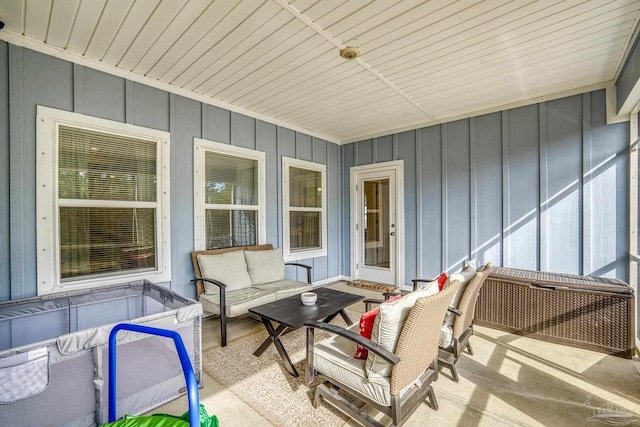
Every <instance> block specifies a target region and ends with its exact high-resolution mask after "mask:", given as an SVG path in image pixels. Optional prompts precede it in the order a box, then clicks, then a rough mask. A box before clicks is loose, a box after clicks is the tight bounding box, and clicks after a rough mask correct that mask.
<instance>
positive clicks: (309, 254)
mask: <svg viewBox="0 0 640 427" xmlns="http://www.w3.org/2000/svg"><path fill="white" fill-rule="evenodd" d="M289 167H295V168H300V169H309V170H313V171H317V172H320V173H321V177H322V178H321V181H322V210H321V215H320V221H321V228H322V233H321V236H320V239H321V240H320V248H314V249H308V250H296V251H291V240H290V229H289V211H291V210H294V211H309V212H317V211H318V209H317V208H300V207H296V208H293V209H291V207H290V206H289ZM326 255H327V166H326V165H323V164H320V163H313V162H308V161H306V160H299V159H294V158H291V157H285V156H282V256H283V258H284V260H285V261H297V260H301V259H308V258H316V257H322V256H326Z"/></svg>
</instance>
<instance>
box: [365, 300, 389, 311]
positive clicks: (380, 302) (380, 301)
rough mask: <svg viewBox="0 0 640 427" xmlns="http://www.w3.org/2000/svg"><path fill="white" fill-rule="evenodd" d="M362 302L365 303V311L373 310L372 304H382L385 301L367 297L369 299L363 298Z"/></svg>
mask: <svg viewBox="0 0 640 427" xmlns="http://www.w3.org/2000/svg"><path fill="white" fill-rule="evenodd" d="M362 302H363V303H364V309H365V311H369V310H371V304H382V303H383V302H384V300H381V299H370V298H367V299H364V300H362Z"/></svg>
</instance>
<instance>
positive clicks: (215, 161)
mask: <svg viewBox="0 0 640 427" xmlns="http://www.w3.org/2000/svg"><path fill="white" fill-rule="evenodd" d="M264 163H265V154H264V153H263V152H261V151H255V150H249V149H246V148H242V147H235V146H231V145H227V144H222V143H218V142H213V141H207V140H203V139H198V138H196V139H195V155H194V164H195V172H194V189H195V194H194V210H195V239H194V240H195V242H194V245H195V248H196V250H203V249H216V248H227V247H232V246H250V245H256V244H261V243H264V242H265V240H266V230H265V228H266V227H265V212H264V209H265V169H264Z"/></svg>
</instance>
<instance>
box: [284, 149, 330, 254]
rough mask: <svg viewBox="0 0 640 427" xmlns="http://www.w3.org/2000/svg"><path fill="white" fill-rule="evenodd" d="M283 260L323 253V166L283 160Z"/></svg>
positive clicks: (324, 193)
mask: <svg viewBox="0 0 640 427" xmlns="http://www.w3.org/2000/svg"><path fill="white" fill-rule="evenodd" d="M282 175H283V181H282V188H283V191H282V193H283V202H282V204H283V212H284V215H283V221H282V223H283V231H284V232H283V235H284V238H283V248H284V257H285V260H296V259H304V258H314V257H319V256H325V255H326V254H327V220H326V206H327V202H326V166H325V165H321V164H318V163H312V162H307V161H304V160H298V159H292V158H288V157H283V159H282Z"/></svg>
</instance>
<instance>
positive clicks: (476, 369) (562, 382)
mask: <svg viewBox="0 0 640 427" xmlns="http://www.w3.org/2000/svg"><path fill="white" fill-rule="evenodd" d="M330 286H331V287H333V288H336V289H340V290H344V291H347V292H352V293H359V294H362V295H364V296H366V297H373V298H379V296H380V294H379V293H377V292H373V291H368V290H364V289H358V288H354V287H350V286H348V285H346V284H345V283H337V284H333V285H330ZM349 308H350V309H352V310H354V311H358V312H363V311H364V304H362V303H357V304H355V305H353V306H351V307H349ZM228 328H229V329H228V334H229V337H230V339H237V338H238V337H241V336H243V335H246V334H249V333H251V332H254V331H256V330H261V329H263V328H264V327H263V326H262V324H261V323H258V322H255V321H253V320H250V319H248V318H244V319H237V320H233V321H231V322H229V324H228ZM219 342H220V332H219V320H218V319H214V318H206V319H205V320H204V322H203V348H204V349H205V350H206V349H209V348H213V347H216V346H219ZM471 343H472V346H473V350H474V355H473V356H469V355H466V354H465V355H464V356H463V357H462V358H461V360H460V361H459V362H458V372H459V374H460V382H459V383H455V382H453V381H452V380H451V379H450V378H448V377H447V372H446V371H442V372H441V375H440V378H439V379H438V381H436V382H435V383H434V385H433V387H434V390H435V392H436V397H437V398H438V402H439V406H440V408H439V410H438V411H433V410H432V409H431V408H430V407H428V406H427V405H426V404H422V405H421V406H420V407H419V408H418V409H417V410H416V412H415V413H414V414H413V415H412V416H411V418H410V419H409V420H408V421H407V422H406V423H405V424H404V425H405V426H407V427H417V426H427V425H429V426H510V425H517V426H572V425H581V426H604V425H611V423H610V421H611V419H610V418H611V417H607V416H606V415H607V414H611V413H612V411H614V410H615V409H618V410H621V409H622V410H623V411H625V412H629V413H632V415H627V416H625V417H622V418H620V417H619V415H616V416H617V417H618V418H617V419H616V420H615V421H617V422H618V424H617V425H638V426H640V359H639V358H638V357H637V356H636V357H634V358H633V359H631V360H629V359H623V358H619V357H614V356H609V355H606V354H602V353H596V352H593V351H588V350H581V349H576V348H573V347H568V346H563V345H558V344H551V343H547V342H544V341H539V340H535V339H531V338H527V337H522V336H518V335H513V334H509V333H506V332H502V331H498V330H494V329H489V328H484V327H476V328H475V336H474V337H472V339H471ZM200 401H201V403H202V404H204V405H205V407H206V408H207V410H208V411H209V413H212V414H215V415H216V416H217V417H218V419H219V421H220V425H221V426H271V425H273V424H271V423H270V422H269V421H267V420H266V419H265V418H263V417H262V416H261V415H260V414H258V413H257V412H256V411H255V410H254V409H253V408H251V407H250V406H248V405H247V404H246V403H244V402H243V401H242V400H241V399H240V398H239V397H238V396H236V395H235V394H234V393H232V392H231V391H230V390H228V389H226V388H225V387H224V386H222V385H220V384H219V383H217V382H216V381H214V380H213V379H212V378H211V377H210V376H208V375H206V374H204V388H203V389H201V390H200ZM187 406H188V405H187V401H186V397H184V396H183V397H181V398H179V399H176V400H174V401H172V402H169V403H168V404H166V405H163V406H161V407H160V408H157V409H156V410H154V411H152V412H153V413H171V414H181V413H182V412H184V411H185V410H186V409H187ZM603 412H604V414H605V417H604V418H599V417H598V416H596V417H594V415H597V414H598V413H603ZM370 414H371V415H372V416H374V417H375V418H377V419H379V420H382V421H383V423H385V424H387V425H388V424H390V423H391V420H390V419H389V418H388V417H385V416H382V415H381V414H380V413H379V412H378V411H376V410H371V411H370ZM620 422H622V423H623V424H620ZM356 425H358V424H356V423H354V422H353V421H351V422H347V423H346V424H344V426H356Z"/></svg>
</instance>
